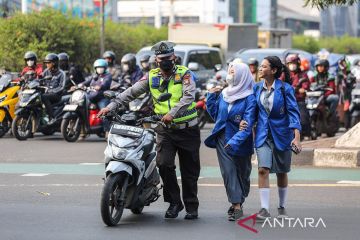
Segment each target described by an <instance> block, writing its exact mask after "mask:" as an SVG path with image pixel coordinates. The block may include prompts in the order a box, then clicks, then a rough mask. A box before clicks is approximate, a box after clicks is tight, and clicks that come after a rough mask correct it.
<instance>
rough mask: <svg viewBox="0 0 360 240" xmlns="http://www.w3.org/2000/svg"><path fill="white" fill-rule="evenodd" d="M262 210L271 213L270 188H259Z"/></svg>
mask: <svg viewBox="0 0 360 240" xmlns="http://www.w3.org/2000/svg"><path fill="white" fill-rule="evenodd" d="M259 193H260V202H261V208H265V209H266V210H268V211H269V205H270V188H259Z"/></svg>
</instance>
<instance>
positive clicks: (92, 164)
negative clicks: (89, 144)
mask: <svg viewBox="0 0 360 240" xmlns="http://www.w3.org/2000/svg"><path fill="white" fill-rule="evenodd" d="M102 164H104V163H88V162H85V163H79V165H89V166H96V165H102Z"/></svg>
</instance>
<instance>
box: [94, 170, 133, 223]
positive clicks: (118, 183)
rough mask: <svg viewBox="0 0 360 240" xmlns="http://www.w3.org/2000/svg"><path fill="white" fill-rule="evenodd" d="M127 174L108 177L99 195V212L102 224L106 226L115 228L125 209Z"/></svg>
mask: <svg viewBox="0 0 360 240" xmlns="http://www.w3.org/2000/svg"><path fill="white" fill-rule="evenodd" d="M127 180H128V174H127V173H125V172H120V173H116V174H112V175H110V176H109V177H108V178H107V179H106V182H105V184H104V187H103V190H102V193H101V202H100V210H101V217H102V220H103V222H104V223H105V224H106V225H108V226H116V225H117V224H118V223H119V221H120V219H121V216H122V214H123V212H124V208H125V193H126V189H127Z"/></svg>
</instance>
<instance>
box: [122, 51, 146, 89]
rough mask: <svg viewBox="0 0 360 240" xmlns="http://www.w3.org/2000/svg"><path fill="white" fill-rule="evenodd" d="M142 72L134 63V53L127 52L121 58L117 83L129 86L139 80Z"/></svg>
mask: <svg viewBox="0 0 360 240" xmlns="http://www.w3.org/2000/svg"><path fill="white" fill-rule="evenodd" d="M142 76H143V72H142V71H141V69H140V67H139V66H138V65H137V64H136V57H135V54H132V53H127V54H125V55H124V56H123V57H122V58H121V75H120V77H119V83H120V84H121V85H122V86H124V87H130V86H132V85H134V84H135V83H136V82H137V81H139V80H140V79H141V78H142Z"/></svg>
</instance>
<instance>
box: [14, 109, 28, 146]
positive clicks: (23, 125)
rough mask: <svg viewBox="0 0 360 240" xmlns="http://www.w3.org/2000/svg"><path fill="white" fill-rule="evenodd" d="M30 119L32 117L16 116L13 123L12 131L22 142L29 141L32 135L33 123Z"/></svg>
mask: <svg viewBox="0 0 360 240" xmlns="http://www.w3.org/2000/svg"><path fill="white" fill-rule="evenodd" d="M30 118H31V116H30V115H29V116H16V117H15V118H14V120H13V122H12V126H11V131H12V132H13V134H14V136H15V137H16V138H17V139H18V140H20V141H24V140H26V139H28V138H29V137H30V136H31V134H32V122H31V119H30Z"/></svg>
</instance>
